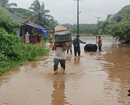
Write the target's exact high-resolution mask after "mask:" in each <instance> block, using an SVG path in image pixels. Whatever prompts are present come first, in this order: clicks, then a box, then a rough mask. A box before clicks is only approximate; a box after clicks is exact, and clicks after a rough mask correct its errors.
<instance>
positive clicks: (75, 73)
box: [0, 36, 130, 105]
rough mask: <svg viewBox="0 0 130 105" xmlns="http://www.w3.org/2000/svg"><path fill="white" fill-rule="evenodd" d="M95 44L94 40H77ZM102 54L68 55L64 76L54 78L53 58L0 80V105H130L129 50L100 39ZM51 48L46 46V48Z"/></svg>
mask: <svg viewBox="0 0 130 105" xmlns="http://www.w3.org/2000/svg"><path fill="white" fill-rule="evenodd" d="M80 39H82V40H83V41H85V42H87V43H92V44H95V43H96V38H95V36H87V37H80ZM102 41H103V46H102V49H103V51H101V52H99V51H97V52H84V46H85V45H84V44H81V56H80V57H78V56H76V57H75V56H74V54H72V55H71V54H68V55H67V57H66V73H65V74H63V73H62V69H61V68H60V65H59V69H58V74H57V75H54V74H53V56H54V52H52V53H51V54H50V55H49V56H47V57H43V58H41V59H39V60H38V61H35V62H28V63H27V64H26V65H23V66H21V67H19V68H17V69H14V70H11V71H9V72H7V73H5V74H3V75H2V76H0V105H130V97H128V96H127V95H128V89H129V88H130V84H129V83H127V82H128V80H129V79H130V47H127V46H120V45H118V44H116V42H115V41H114V39H113V38H112V37H111V36H102ZM46 45H47V46H50V45H49V44H46Z"/></svg>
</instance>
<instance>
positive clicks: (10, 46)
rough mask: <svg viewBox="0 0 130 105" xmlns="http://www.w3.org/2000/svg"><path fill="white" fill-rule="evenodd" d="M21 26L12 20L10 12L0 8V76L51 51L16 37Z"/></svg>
mask: <svg viewBox="0 0 130 105" xmlns="http://www.w3.org/2000/svg"><path fill="white" fill-rule="evenodd" d="M19 27H20V25H19V24H18V23H16V22H13V21H11V20H10V17H9V15H8V11H7V10H5V9H3V8H0V75H1V74H3V73H4V72H5V71H8V70H10V69H12V68H14V67H16V66H18V65H21V64H23V63H25V62H27V61H32V60H35V59H36V57H40V56H44V55H47V54H48V53H49V49H46V48H45V47H43V46H42V47H40V46H37V45H31V44H24V43H23V41H22V40H21V39H20V38H18V37H17V35H15V31H16V30H17V29H19Z"/></svg>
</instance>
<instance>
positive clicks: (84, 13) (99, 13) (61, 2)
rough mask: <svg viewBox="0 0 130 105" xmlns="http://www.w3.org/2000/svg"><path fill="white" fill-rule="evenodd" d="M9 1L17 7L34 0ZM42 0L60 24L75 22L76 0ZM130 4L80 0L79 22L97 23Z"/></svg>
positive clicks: (128, 1) (115, 0)
mask: <svg viewBox="0 0 130 105" xmlns="http://www.w3.org/2000/svg"><path fill="white" fill-rule="evenodd" d="M9 1H10V3H17V5H18V8H26V9H28V7H30V6H31V4H32V3H33V2H34V1H35V0H9ZM39 1H40V3H42V2H44V4H45V9H48V10H50V13H49V14H50V15H52V16H53V17H54V19H55V20H57V21H58V22H59V23H60V24H64V23H70V24H74V23H77V1H76V0H39ZM126 5H130V0H80V4H79V6H80V7H79V8H80V10H79V11H80V15H79V17H80V19H79V20H80V21H79V23H86V24H91V23H97V20H98V17H100V18H99V20H105V19H106V17H107V15H108V14H115V13H117V12H118V11H120V10H121V8H122V7H124V6H126Z"/></svg>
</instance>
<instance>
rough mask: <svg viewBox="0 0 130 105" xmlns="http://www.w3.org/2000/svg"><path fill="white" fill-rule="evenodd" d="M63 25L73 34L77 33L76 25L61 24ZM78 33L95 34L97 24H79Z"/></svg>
mask: <svg viewBox="0 0 130 105" xmlns="http://www.w3.org/2000/svg"><path fill="white" fill-rule="evenodd" d="M63 26H65V27H67V28H68V29H69V30H70V32H72V33H73V34H76V33H77V25H76V24H73V25H70V24H63ZM79 33H80V34H85V35H96V34H97V25H96V24H79Z"/></svg>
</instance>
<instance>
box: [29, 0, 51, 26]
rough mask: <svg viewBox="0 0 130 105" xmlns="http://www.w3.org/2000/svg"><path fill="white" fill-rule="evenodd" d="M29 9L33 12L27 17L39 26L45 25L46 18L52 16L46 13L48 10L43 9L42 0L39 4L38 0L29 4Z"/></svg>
mask: <svg viewBox="0 0 130 105" xmlns="http://www.w3.org/2000/svg"><path fill="white" fill-rule="evenodd" d="M29 9H30V10H32V11H33V12H34V13H33V14H32V15H31V16H30V17H29V19H30V20H32V21H33V22H35V23H37V24H39V25H41V26H44V27H47V20H48V19H49V18H51V17H52V16H51V15H49V14H48V13H49V12H50V10H46V9H45V4H44V2H42V4H40V2H39V0H35V1H34V2H33V3H32V4H31V7H29Z"/></svg>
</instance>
